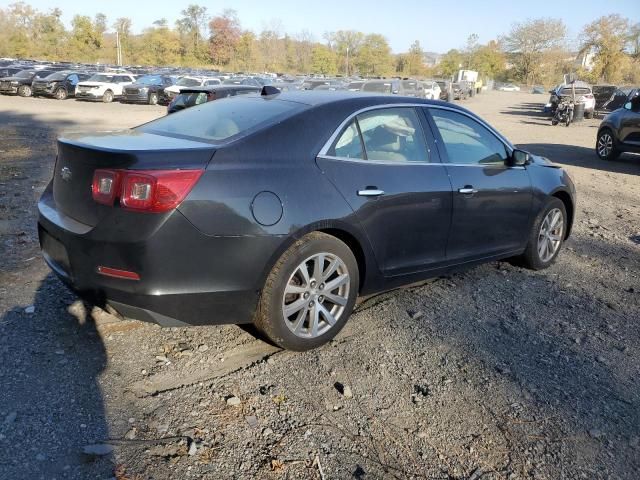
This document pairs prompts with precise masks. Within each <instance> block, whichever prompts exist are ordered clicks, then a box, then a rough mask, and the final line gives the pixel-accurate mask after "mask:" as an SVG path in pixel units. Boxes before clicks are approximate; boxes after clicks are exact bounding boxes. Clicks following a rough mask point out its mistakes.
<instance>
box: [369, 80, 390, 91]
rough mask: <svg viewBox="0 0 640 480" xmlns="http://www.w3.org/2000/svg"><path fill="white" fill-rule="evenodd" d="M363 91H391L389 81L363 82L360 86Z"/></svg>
mask: <svg viewBox="0 0 640 480" xmlns="http://www.w3.org/2000/svg"><path fill="white" fill-rule="evenodd" d="M362 91H364V92H378V93H391V83H388V82H371V83H365V84H364V86H363V87H362Z"/></svg>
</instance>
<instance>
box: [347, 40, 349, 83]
mask: <svg viewBox="0 0 640 480" xmlns="http://www.w3.org/2000/svg"><path fill="white" fill-rule="evenodd" d="M348 76H349V47H347V77H348Z"/></svg>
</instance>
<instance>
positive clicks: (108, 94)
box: [102, 90, 113, 103]
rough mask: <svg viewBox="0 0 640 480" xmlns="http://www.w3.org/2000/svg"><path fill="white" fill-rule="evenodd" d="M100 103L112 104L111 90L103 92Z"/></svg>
mask: <svg viewBox="0 0 640 480" xmlns="http://www.w3.org/2000/svg"><path fill="white" fill-rule="evenodd" d="M102 101H103V102H104V103H111V102H113V92H112V91H111V90H107V91H106V92H104V94H103V95H102Z"/></svg>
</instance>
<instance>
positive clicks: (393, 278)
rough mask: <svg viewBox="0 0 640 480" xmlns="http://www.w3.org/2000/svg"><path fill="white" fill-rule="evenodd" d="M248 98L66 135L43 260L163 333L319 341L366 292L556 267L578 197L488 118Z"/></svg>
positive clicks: (454, 111) (359, 103) (419, 103)
mask: <svg viewBox="0 0 640 480" xmlns="http://www.w3.org/2000/svg"><path fill="white" fill-rule="evenodd" d="M263 93H264V94H263V95H256V94H251V95H243V96H238V97H233V98H225V99H222V100H218V101H215V102H209V103H205V104H202V105H197V106H194V107H192V108H189V109H187V110H185V111H184V112H182V113H180V114H177V115H168V116H166V117H164V118H161V119H158V120H155V121H152V122H150V123H147V124H145V125H142V126H140V127H136V128H134V129H131V130H126V131H123V132H119V133H113V132H110V133H103V134H93V135H79V136H68V137H65V138H60V139H59V141H58V158H57V162H56V165H55V170H54V174H53V180H52V182H51V183H50V184H49V186H48V187H47V189H46V190H45V192H44V193H43V195H42V198H41V199H40V202H39V212H40V215H39V234H40V243H41V246H42V251H43V255H44V258H45V260H46V261H47V263H48V264H49V266H50V267H51V268H52V270H53V271H54V272H55V273H56V274H57V275H58V276H59V277H60V278H61V279H62V280H63V281H65V282H66V283H67V284H68V285H69V286H70V287H71V288H73V290H75V291H76V292H78V293H79V294H80V295H82V296H84V297H87V298H89V299H91V300H92V301H93V302H96V303H98V304H99V305H104V304H108V305H110V306H111V307H113V308H114V309H115V310H117V311H118V312H120V313H122V314H123V315H124V316H128V317H132V318H138V319H141V320H147V321H154V322H157V323H159V324H161V325H185V324H193V325H203V324H215V323H248V322H253V323H255V325H257V327H258V328H259V329H260V330H261V331H262V332H263V333H264V334H265V335H266V336H267V337H268V338H269V339H271V340H272V341H273V342H275V343H276V344H278V345H280V346H282V347H284V348H289V349H293V350H305V349H309V348H314V347H318V346H320V345H322V344H324V343H326V342H327V341H328V340H330V339H331V338H333V337H334V336H335V335H336V334H337V333H338V332H339V331H340V329H341V328H342V327H343V326H344V324H345V322H346V321H347V319H348V318H349V315H350V314H351V311H352V309H353V307H354V304H355V301H356V298H357V297H358V295H367V294H372V293H374V292H380V291H383V290H387V289H391V288H394V287H397V286H400V285H403V284H409V283H412V282H415V281H418V280H421V279H425V278H428V277H433V276H436V275H441V274H443V273H445V272H448V271H451V270H452V269H457V268H465V267H469V266H472V265H475V264H478V263H481V262H487V261H492V260H498V259H503V258H511V257H517V258H518V259H519V261H520V262H521V263H522V264H523V265H526V266H528V267H530V268H533V269H541V268H546V267H548V266H549V265H551V264H552V263H553V262H554V260H555V259H556V257H557V256H558V254H559V252H560V249H561V246H562V243H563V242H564V241H565V239H566V238H568V236H569V234H570V232H571V226H572V223H573V218H574V211H575V189H574V186H573V183H572V182H571V180H570V178H569V176H568V174H567V173H566V172H565V171H564V170H563V169H562V168H560V167H558V166H556V165H553V164H551V163H550V162H549V161H548V160H546V159H544V158H540V157H536V156H534V155H531V154H528V153H526V152H524V151H521V150H518V149H516V148H514V147H513V146H512V145H511V143H509V141H507V140H506V139H505V138H504V137H503V136H502V135H501V134H500V133H499V132H497V131H496V130H495V129H493V128H492V127H491V126H490V125H489V124H487V123H486V122H485V121H483V120H482V119H481V118H479V117H478V116H476V115H474V114H473V113H471V112H469V111H467V110H465V109H463V108H460V107H458V106H455V105H451V104H446V103H442V102H439V101H429V100H421V99H416V98H407V97H399V96H385V95H376V94H359V93H352V92H305V91H297V92H285V93H281V94H267V93H269V90H264V91H263Z"/></svg>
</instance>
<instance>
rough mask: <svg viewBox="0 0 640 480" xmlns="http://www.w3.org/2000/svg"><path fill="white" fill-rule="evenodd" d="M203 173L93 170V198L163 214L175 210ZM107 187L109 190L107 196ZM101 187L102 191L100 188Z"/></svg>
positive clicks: (106, 203) (186, 171)
mask: <svg viewBox="0 0 640 480" xmlns="http://www.w3.org/2000/svg"><path fill="white" fill-rule="evenodd" d="M202 173H203V170H96V172H95V173H94V177H93V198H94V200H95V201H96V202H99V203H103V204H105V205H113V203H114V200H115V199H116V198H120V205H122V207H124V208H126V209H129V210H135V211H139V212H153V213H159V212H166V211H168V210H171V209H174V208H176V207H177V206H178V205H179V204H180V203H181V202H182V201H183V200H184V199H185V197H186V196H187V194H188V193H189V192H190V191H191V189H192V188H193V186H194V185H195V184H196V182H197V181H198V179H199V178H200V176H201V175H202ZM107 184H109V185H110V186H111V189H109V190H108V193H109V194H110V195H111V196H110V197H108V196H107V188H106V187H107ZM101 186H102V187H103V190H104V191H102V190H101V189H100V188H101Z"/></svg>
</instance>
